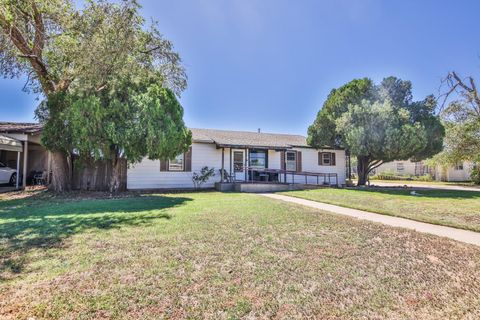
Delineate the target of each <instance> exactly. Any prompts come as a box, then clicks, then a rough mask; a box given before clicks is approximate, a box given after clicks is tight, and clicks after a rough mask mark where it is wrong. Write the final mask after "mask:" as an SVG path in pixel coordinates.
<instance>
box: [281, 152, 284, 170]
mask: <svg viewBox="0 0 480 320" xmlns="http://www.w3.org/2000/svg"><path fill="white" fill-rule="evenodd" d="M280 169H281V170H285V151H280Z"/></svg>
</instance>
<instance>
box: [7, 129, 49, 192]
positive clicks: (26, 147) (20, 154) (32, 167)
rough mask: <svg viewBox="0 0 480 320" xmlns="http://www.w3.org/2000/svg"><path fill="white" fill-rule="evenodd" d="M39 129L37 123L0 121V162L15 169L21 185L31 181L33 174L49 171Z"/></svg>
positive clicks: (47, 155) (47, 157)
mask: <svg viewBox="0 0 480 320" xmlns="http://www.w3.org/2000/svg"><path fill="white" fill-rule="evenodd" d="M41 131H42V125H41V124H38V123H19V122H0V135H1V136H2V137H3V139H2V141H4V142H5V143H1V144H0V162H2V163H3V164H5V165H6V166H8V167H10V168H12V169H17V172H18V174H17V176H18V177H20V179H17V181H19V182H21V185H22V186H25V185H27V182H29V183H32V182H33V177H34V175H36V174H40V175H41V174H42V173H43V172H49V171H50V168H49V163H50V161H49V159H50V157H49V152H47V150H46V149H45V147H43V146H42V145H41V143H40V137H41ZM47 178H48V177H47ZM17 187H18V184H17Z"/></svg>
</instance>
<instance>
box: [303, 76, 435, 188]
mask: <svg viewBox="0 0 480 320" xmlns="http://www.w3.org/2000/svg"><path fill="white" fill-rule="evenodd" d="M435 106H436V103H435V99H434V98H433V97H432V96H429V97H427V98H426V99H425V100H423V101H417V102H414V101H412V93H411V83H410V82H409V81H403V80H401V79H398V78H395V77H389V78H385V79H384V80H383V81H382V82H381V83H380V84H379V85H375V84H374V83H373V82H372V81H371V80H370V79H367V78H364V79H355V80H353V81H351V82H349V83H348V84H346V85H344V86H342V87H341V88H339V89H334V90H332V91H331V93H330V95H329V96H328V98H327V100H326V101H325V103H324V106H323V108H322V109H321V110H320V111H319V112H318V115H317V118H316V119H315V121H314V123H313V124H312V125H311V126H310V127H309V130H308V133H309V136H308V143H309V144H310V145H312V146H313V147H316V148H322V147H325V146H329V147H336V148H346V149H347V150H348V151H349V152H350V154H351V155H353V156H356V157H357V172H358V176H359V180H358V184H359V185H364V184H365V183H366V181H367V178H368V175H369V173H370V172H371V171H372V170H373V169H375V168H376V167H378V166H379V165H381V164H382V163H383V162H387V161H392V160H406V159H409V158H414V159H417V160H421V159H425V158H427V157H430V156H432V155H433V154H436V153H438V152H439V151H441V148H442V140H443V135H444V129H443V127H442V125H441V123H440V121H439V119H438V117H437V116H435V114H434V112H435ZM427 137H428V138H427Z"/></svg>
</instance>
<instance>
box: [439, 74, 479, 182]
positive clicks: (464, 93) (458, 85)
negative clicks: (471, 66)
mask: <svg viewBox="0 0 480 320" xmlns="http://www.w3.org/2000/svg"><path fill="white" fill-rule="evenodd" d="M443 88H444V94H443V99H442V112H441V117H442V121H443V123H444V125H445V129H446V135H445V141H444V150H443V152H441V153H440V154H438V155H437V156H435V157H434V158H433V159H432V161H431V162H432V163H433V164H439V165H442V166H448V165H453V164H456V163H458V162H463V161H471V162H474V163H477V164H478V163H480V92H479V90H478V88H477V84H476V81H475V79H474V78H473V77H471V76H469V77H462V76H460V75H459V74H458V73H456V72H454V71H452V72H450V73H449V74H448V75H447V77H446V78H445V79H444V86H443ZM472 178H473V180H474V181H475V182H477V183H480V171H479V170H478V167H477V168H476V169H475V170H474V171H473V175H472Z"/></svg>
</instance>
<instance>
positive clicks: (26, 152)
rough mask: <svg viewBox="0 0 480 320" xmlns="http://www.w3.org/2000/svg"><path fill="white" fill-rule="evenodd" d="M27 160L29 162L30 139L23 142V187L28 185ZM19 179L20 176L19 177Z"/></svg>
mask: <svg viewBox="0 0 480 320" xmlns="http://www.w3.org/2000/svg"><path fill="white" fill-rule="evenodd" d="M27 162H28V141H27V140H25V142H23V177H22V189H25V188H26V187H27ZM17 179H18V177H17Z"/></svg>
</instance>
